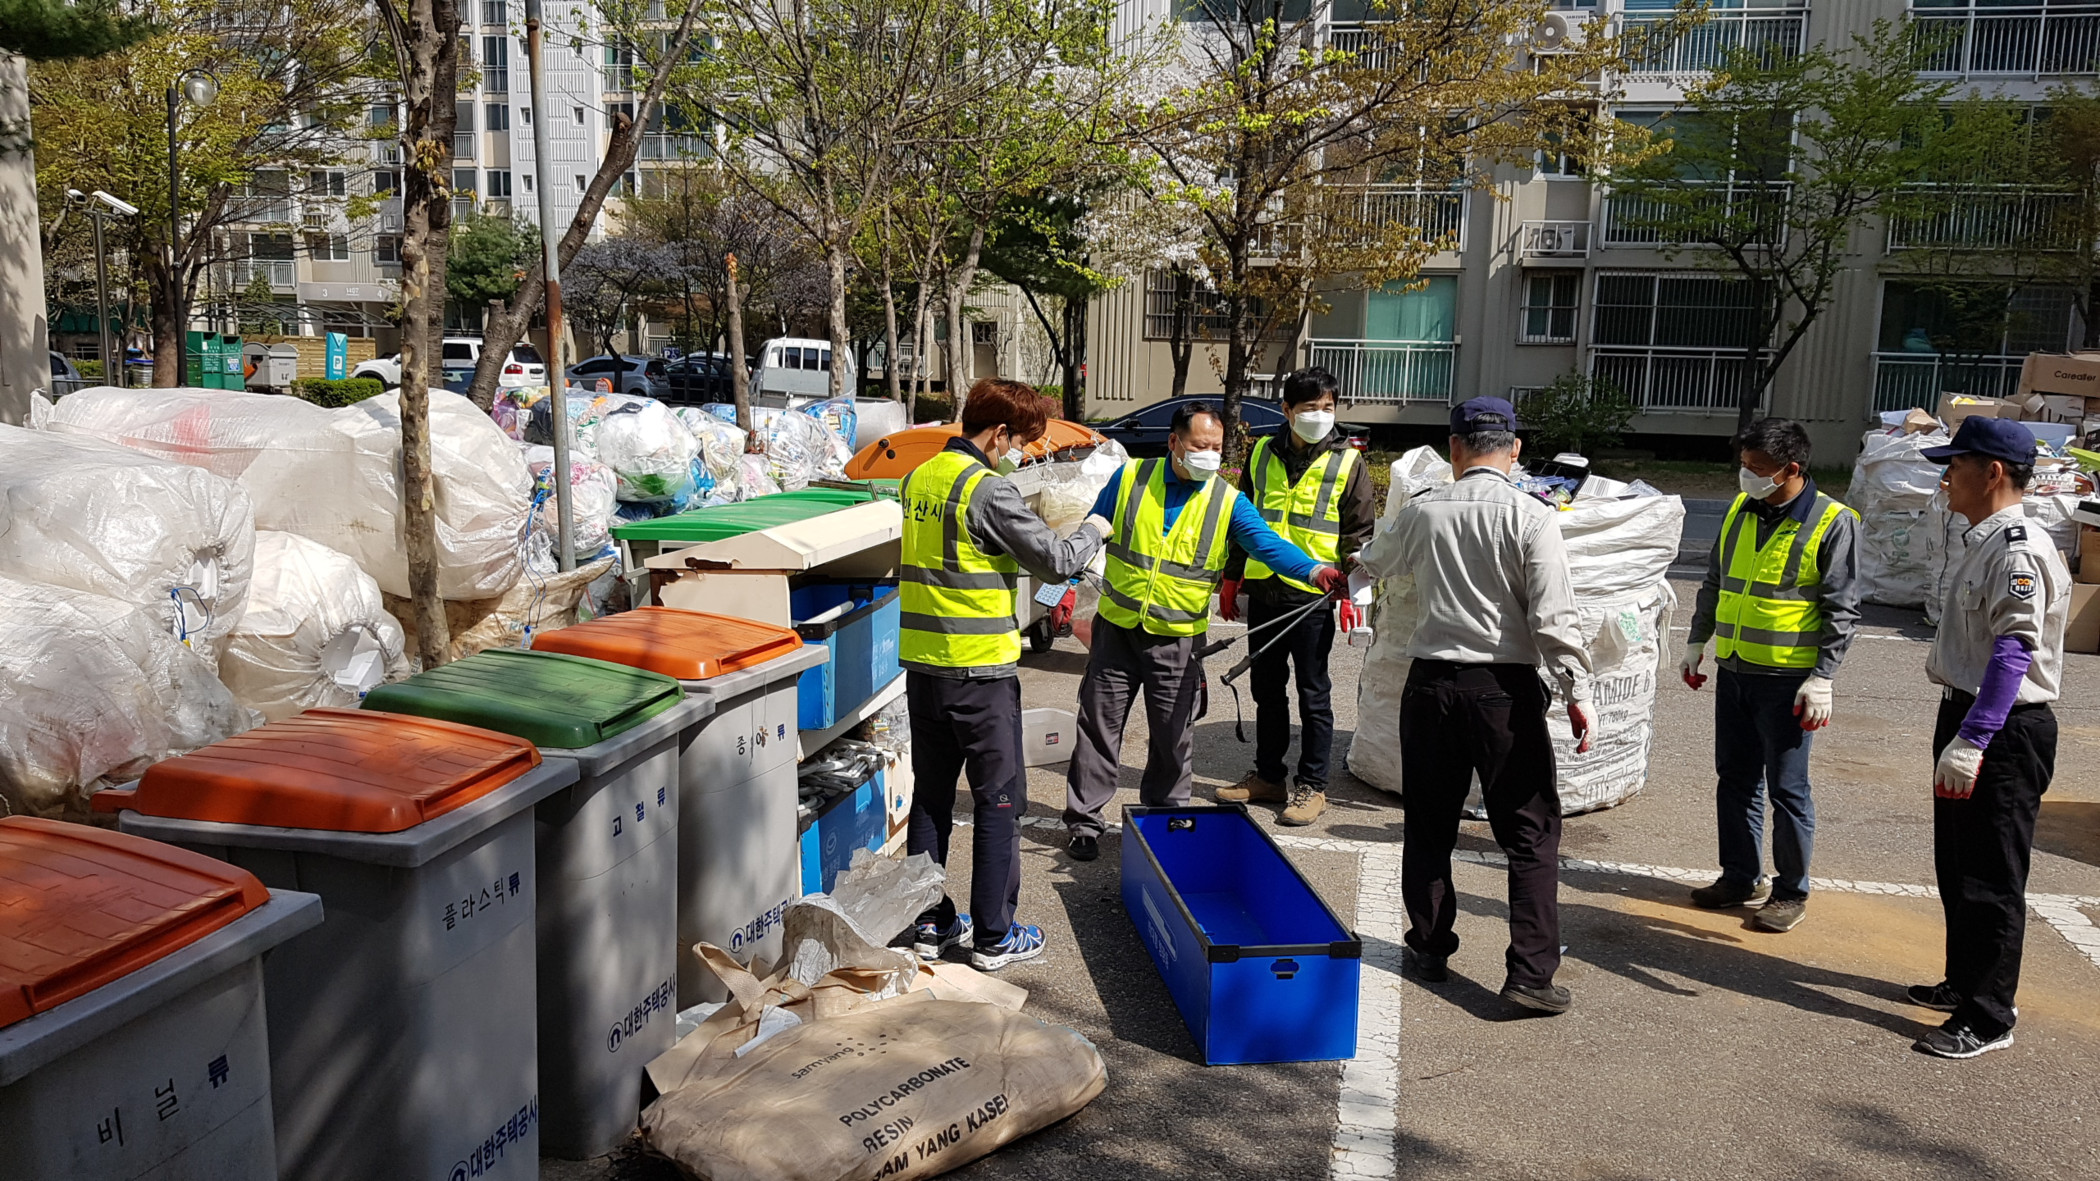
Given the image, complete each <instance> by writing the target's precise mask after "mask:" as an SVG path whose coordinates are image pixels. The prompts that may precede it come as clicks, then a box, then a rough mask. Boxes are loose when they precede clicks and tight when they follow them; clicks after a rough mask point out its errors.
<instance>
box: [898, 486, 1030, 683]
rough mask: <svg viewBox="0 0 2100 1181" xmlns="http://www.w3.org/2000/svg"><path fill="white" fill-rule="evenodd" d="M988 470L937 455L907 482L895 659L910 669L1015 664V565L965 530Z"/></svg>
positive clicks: (1017, 633) (1017, 656) (1018, 651)
mask: <svg viewBox="0 0 2100 1181" xmlns="http://www.w3.org/2000/svg"><path fill="white" fill-rule="evenodd" d="M991 474H992V473H991V471H990V469H988V468H986V467H985V466H984V465H983V464H981V463H978V462H977V461H976V460H974V459H972V458H970V457H969V456H968V455H965V454H964V453H962V452H960V451H943V452H941V453H940V454H939V455H936V456H934V457H933V458H932V459H929V460H927V461H926V462H925V463H923V464H921V465H919V467H918V468H917V470H915V471H913V472H912V473H911V474H910V475H909V476H906V477H905V480H904V486H903V489H902V493H901V495H902V499H903V502H904V544H903V561H902V573H901V576H900V578H899V583H900V587H901V590H900V599H901V601H900V603H899V607H900V608H901V611H900V615H901V618H900V619H899V621H898V622H899V625H900V627H901V629H902V630H901V632H900V634H899V635H898V640H897V656H898V658H899V659H901V660H903V661H904V662H906V663H908V664H929V665H934V666H936V667H939V668H976V667H981V666H985V665H999V664H1013V663H1014V662H1016V661H1018V660H1020V659H1021V633H1020V624H1019V621H1018V620H1017V619H1016V617H1015V602H1014V599H1015V594H1014V579H1015V575H1016V574H1017V573H1018V572H1019V571H1020V566H1019V565H1018V564H1017V563H1016V562H1015V561H1014V560H1013V559H1012V558H1011V557H1008V556H1006V555H1004V554H1002V555H1000V556H998V557H996V558H995V557H991V556H989V555H987V554H986V553H985V552H984V551H983V550H980V549H978V548H977V545H976V543H974V542H972V541H971V540H970V532H969V530H967V529H965V528H963V521H964V518H965V517H966V516H967V515H968V514H969V511H970V497H971V496H972V495H974V494H975V493H976V491H977V488H978V487H979V486H980V485H981V484H982V483H983V482H984V480H985V479H986V478H987V477H989V476H990V475H991Z"/></svg>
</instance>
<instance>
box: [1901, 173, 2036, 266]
mask: <svg viewBox="0 0 2100 1181" xmlns="http://www.w3.org/2000/svg"><path fill="white" fill-rule="evenodd" d="M1910 193H1911V195H1913V196H1919V195H1922V196H1924V197H1926V198H1927V208H1926V209H1924V210H1922V211H1920V212H1916V213H1910V214H1902V215H1897V216H1894V217H1891V218H1889V224H1888V242H1887V246H1888V250H1889V251H1890V252H1892V253H1893V252H1895V251H1898V250H1920V249H1933V248H1939V249H1962V250H2006V249H2013V248H2025V249H2029V250H2072V249H2075V248H2076V246H2077V233H2076V230H2075V229H2073V228H2071V227H2075V226H2076V224H2077V221H2076V219H2077V217H2078V195H2077V194H2076V193H2067V192H2054V191H2050V190H2047V189H2034V188H2028V187H2025V186H2019V185H2004V186H1997V187H1992V188H1983V189H1946V190H1943V191H1941V195H1940V197H1939V199H1937V200H1934V199H1933V196H1934V193H1935V186H1930V185H1920V186H1917V187H1916V188H1913V189H1912V190H1910Z"/></svg>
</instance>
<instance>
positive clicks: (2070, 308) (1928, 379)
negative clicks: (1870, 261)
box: [1874, 279, 2084, 411]
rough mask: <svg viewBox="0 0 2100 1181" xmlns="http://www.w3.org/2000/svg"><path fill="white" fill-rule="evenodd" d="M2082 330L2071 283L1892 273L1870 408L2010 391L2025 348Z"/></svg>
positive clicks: (2061, 345) (2046, 349)
mask: <svg viewBox="0 0 2100 1181" xmlns="http://www.w3.org/2000/svg"><path fill="white" fill-rule="evenodd" d="M2083 337H2084V327H2083V325H2082V324H2081V323H2080V322H2079V319H2078V301H2077V300H2076V298H2075V297H2074V296H2073V293H2072V291H2071V289H2070V288H2067V287H2048V286H2015V285H2011V284H2007V283H2003V282H1993V281H1989V280H1914V279H1890V280H1888V281H1887V282H1886V283H1884V284H1883V285H1882V295H1881V326H1880V332H1879V334H1878V335H1877V337H1876V339H1875V351H1874V409H1875V410H1876V411H1882V410H1904V409H1908V408H1911V407H1914V406H1915V407H1920V408H1923V409H1931V408H1933V407H1934V406H1937V405H1938V404H1939V397H1940V395H1941V394H1942V393H1956V394H1978V395H1982V396H1985V397H1994V398H1995V397H2009V396H2011V395H2012V394H2014V393H2016V392H2017V391H2018V389H2019V384H2020V368H2021V366H2022V365H2023V364H2024V363H2025V361H2026V358H2027V354H2029V353H2037V352H2041V353H2055V352H2062V351H2064V350H2065V349H2066V348H2069V347H2070V346H2071V345H2072V344H2073V343H2074V342H2076V341H2078V340H2080V339H2082V338H2083Z"/></svg>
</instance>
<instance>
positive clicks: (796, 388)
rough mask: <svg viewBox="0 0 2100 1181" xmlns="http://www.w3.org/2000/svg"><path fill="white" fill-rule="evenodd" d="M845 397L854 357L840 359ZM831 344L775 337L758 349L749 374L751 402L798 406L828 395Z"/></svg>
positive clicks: (848, 392) (850, 389)
mask: <svg viewBox="0 0 2100 1181" xmlns="http://www.w3.org/2000/svg"><path fill="white" fill-rule="evenodd" d="M839 364H840V367H841V368H842V369H844V371H845V372H844V374H843V376H844V377H845V379H846V380H845V389H846V395H847V396H848V397H851V396H852V395H853V387H854V386H855V384H857V383H856V381H855V374H854V371H853V354H851V353H847V354H846V355H845V356H844V357H842V358H840V359H839ZM831 365H832V356H831V342H830V341H828V340H812V339H810V338H808V337H804V336H776V337H774V338H773V339H772V340H769V341H767V342H766V343H765V344H763V345H761V346H759V350H758V368H756V369H754V370H752V373H751V400H752V401H754V402H756V403H757V404H759V405H761V406H799V405H801V404H802V403H804V402H814V401H822V400H823V399H825V398H828V397H830V396H831Z"/></svg>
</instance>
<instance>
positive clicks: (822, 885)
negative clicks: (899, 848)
mask: <svg viewBox="0 0 2100 1181" xmlns="http://www.w3.org/2000/svg"><path fill="white" fill-rule="evenodd" d="M888 798H889V797H888V795H887V793H886V790H885V788H884V779H883V773H882V772H881V771H877V772H876V773H875V778H873V779H870V780H868V781H867V782H866V783H863V784H861V785H860V786H859V787H856V788H854V789H853V790H852V791H849V792H847V793H846V794H844V795H842V796H838V797H836V798H834V799H833V800H832V801H831V802H830V803H827V804H825V805H824V810H823V811H822V812H819V813H817V815H816V817H815V818H814V819H812V820H811V821H810V822H809V827H808V828H805V829H803V830H802V837H801V850H802V892H803V893H804V894H828V893H830V892H831V887H832V886H833V885H834V884H835V883H836V882H837V881H838V880H839V874H840V873H842V872H844V871H845V870H846V869H847V868H848V867H850V866H851V865H852V864H853V854H854V853H856V852H858V851H859V850H861V849H867V850H869V851H871V852H874V853H880V852H882V847H883V846H884V845H885V844H888V843H889V836H890V820H889V811H888V809H887V807H886V806H885V804H884V801H885V800H887V799H888Z"/></svg>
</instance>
